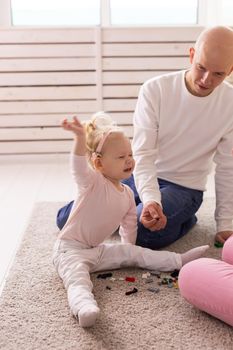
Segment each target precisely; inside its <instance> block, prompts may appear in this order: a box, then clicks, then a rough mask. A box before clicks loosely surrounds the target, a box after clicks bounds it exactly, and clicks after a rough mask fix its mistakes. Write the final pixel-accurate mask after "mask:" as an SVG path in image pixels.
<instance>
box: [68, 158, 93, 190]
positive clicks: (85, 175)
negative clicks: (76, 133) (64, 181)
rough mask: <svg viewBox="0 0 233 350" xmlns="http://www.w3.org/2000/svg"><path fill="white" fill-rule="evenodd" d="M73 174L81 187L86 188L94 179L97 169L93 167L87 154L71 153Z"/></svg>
mask: <svg viewBox="0 0 233 350" xmlns="http://www.w3.org/2000/svg"><path fill="white" fill-rule="evenodd" d="M70 168H71V174H72V176H73V179H74V181H75V183H76V184H77V185H78V186H79V188H86V187H88V186H90V184H91V183H92V182H93V181H94V178H95V171H94V170H93V169H92V168H91V166H90V165H89V163H88V161H87V157H86V156H77V155H75V154H73V153H71V155H70Z"/></svg>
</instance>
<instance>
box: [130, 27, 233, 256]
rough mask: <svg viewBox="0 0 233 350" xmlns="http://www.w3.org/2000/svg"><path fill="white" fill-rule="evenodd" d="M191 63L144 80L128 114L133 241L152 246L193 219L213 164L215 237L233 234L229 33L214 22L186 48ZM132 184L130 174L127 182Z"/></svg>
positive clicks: (232, 53)
mask: <svg viewBox="0 0 233 350" xmlns="http://www.w3.org/2000/svg"><path fill="white" fill-rule="evenodd" d="M190 62H191V67H190V69H188V70H186V71H180V72H176V73H170V74H166V75H163V76H159V77H155V78H152V79H150V80H148V81H147V82H146V83H144V84H143V86H142V87H141V90H140V93H139V97H138V102H137V106H136V110H135V114H134V138H133V153H134V157H135V160H136V167H135V172H134V178H135V184H136V188H137V192H138V194H139V197H140V199H141V203H139V204H138V206H137V209H138V221H139V225H138V236H137V244H138V245H141V246H143V247H148V248H152V249H157V248H161V247H164V246H166V245H168V244H170V243H172V242H174V241H176V240H177V239H179V238H180V237H182V236H183V235H185V234H186V233H187V232H188V231H189V230H190V229H191V228H192V227H193V225H194V224H195V223H196V221H197V218H196V216H195V213H196V212H197V210H198V209H199V207H200V205H201V203H202V198H203V191H205V188H206V182H207V175H208V174H209V173H210V171H211V165H212V161H214V163H215V164H216V175H215V186H216V211H215V220H216V232H217V233H216V236H215V240H216V241H219V242H222V243H224V242H225V240H226V239H228V238H229V237H230V236H231V235H232V234H233V228H232V219H233V158H232V155H231V152H232V147H233V86H231V85H230V84H228V83H227V82H225V81H224V79H225V78H226V77H227V76H229V74H230V73H231V72H232V70H233V31H232V29H230V28H227V27H214V28H211V29H207V30H205V31H204V32H202V33H201V35H200V36H199V38H198V39H197V42H196V44H195V46H194V47H191V48H190ZM129 184H130V186H131V187H132V188H133V189H134V191H135V194H137V192H136V189H135V187H134V183H133V179H131V182H130V183H129Z"/></svg>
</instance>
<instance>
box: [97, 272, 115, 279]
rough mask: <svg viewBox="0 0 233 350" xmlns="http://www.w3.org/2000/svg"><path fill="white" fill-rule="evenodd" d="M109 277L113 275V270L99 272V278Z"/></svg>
mask: <svg viewBox="0 0 233 350" xmlns="http://www.w3.org/2000/svg"><path fill="white" fill-rule="evenodd" d="M108 277H112V272H106V273H99V274H98V275H97V278H102V279H106V278H108Z"/></svg>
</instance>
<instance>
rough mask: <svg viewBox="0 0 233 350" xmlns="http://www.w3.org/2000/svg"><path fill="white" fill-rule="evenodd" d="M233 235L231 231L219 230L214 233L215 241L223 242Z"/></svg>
mask: <svg viewBox="0 0 233 350" xmlns="http://www.w3.org/2000/svg"><path fill="white" fill-rule="evenodd" d="M231 235H233V231H221V232H217V233H216V235H215V242H220V243H223V244H224V243H225V242H226V240H227V239H228V238H229V237H230V236H231Z"/></svg>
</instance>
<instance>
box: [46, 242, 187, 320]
mask: <svg viewBox="0 0 233 350" xmlns="http://www.w3.org/2000/svg"><path fill="white" fill-rule="evenodd" d="M53 262H54V265H55V268H56V270H57V272H58V274H59V276H60V277H61V279H62V280H63V283H64V286H65V288H66V290H67V295H68V302H69V306H70V309H71V312H72V313H73V314H74V315H77V314H78V312H79V310H80V309H81V308H82V307H86V306H88V305H90V304H91V305H96V306H97V303H96V301H95V299H94V296H93V294H92V289H93V285H92V282H91V279H90V273H91V272H97V271H105V270H113V269H119V268H121V267H128V266H137V267H140V268H143V269H149V270H158V271H172V270H174V269H180V268H181V266H182V261H181V256H180V254H177V253H173V252H168V251H154V250H151V249H147V248H142V247H139V246H135V245H132V244H123V243H121V244H118V243H113V244H111V243H106V244H105V243H103V244H101V245H99V246H98V247H94V248H88V247H86V246H85V245H84V244H82V243H80V242H77V241H71V240H57V241H56V244H55V246H54V254H53Z"/></svg>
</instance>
